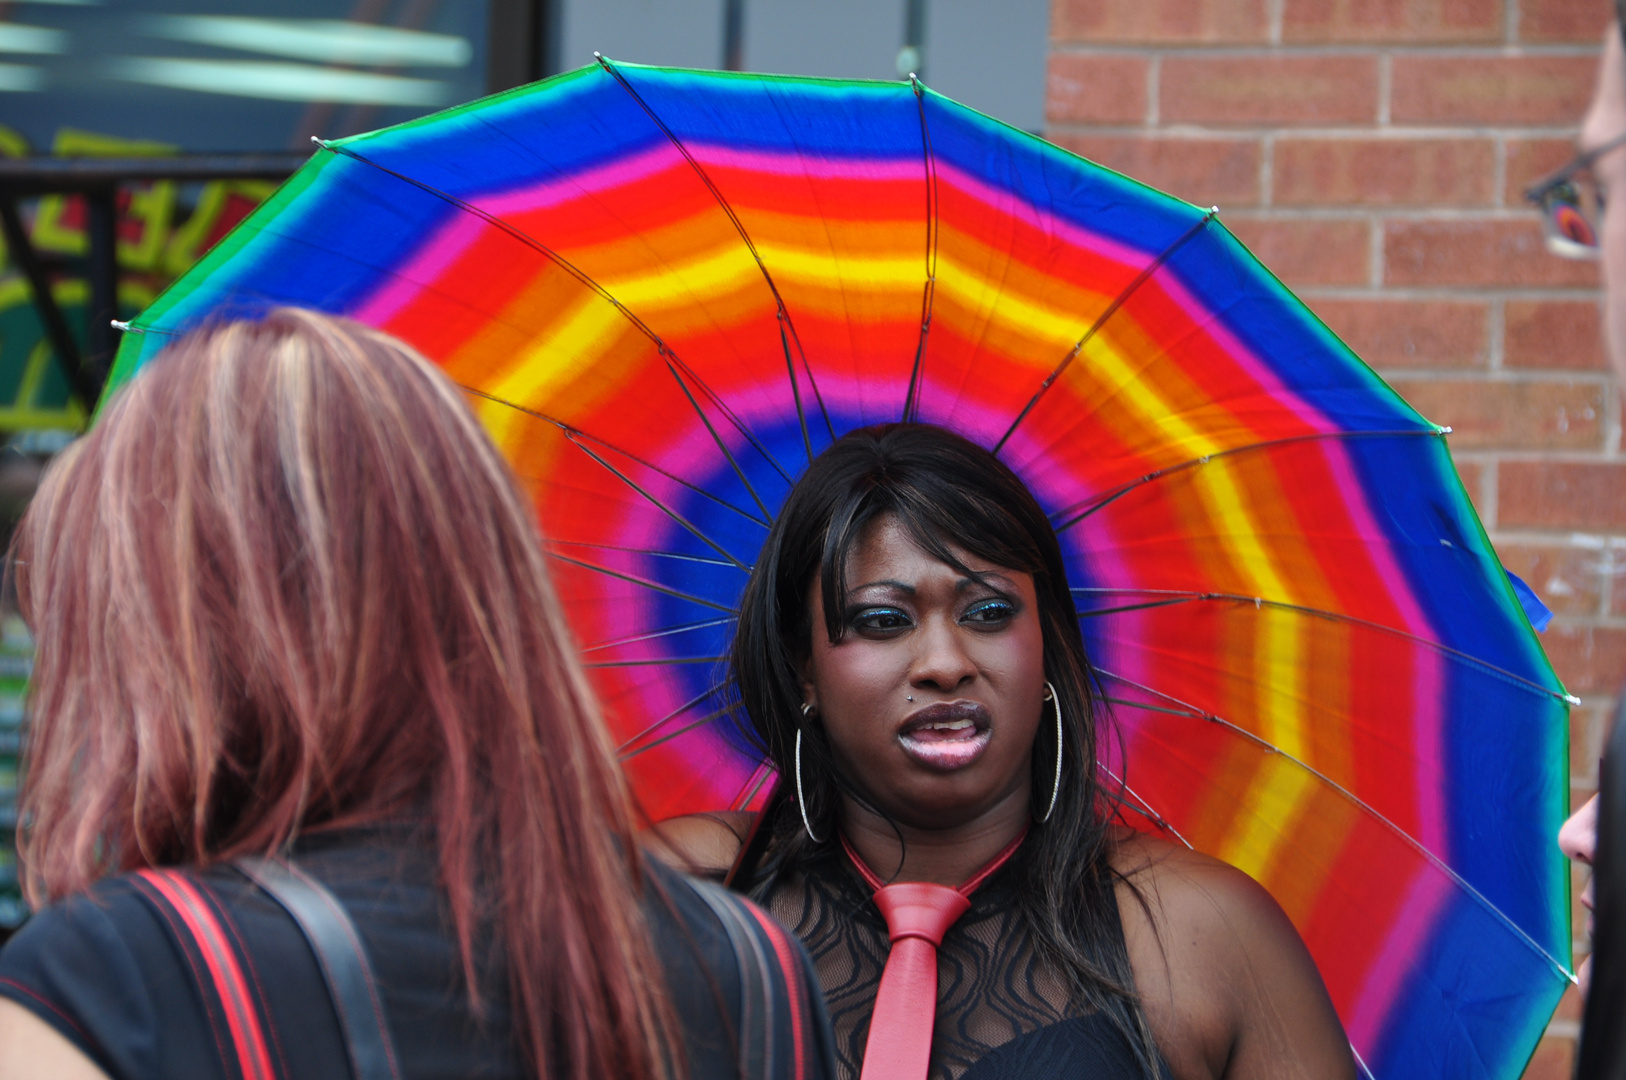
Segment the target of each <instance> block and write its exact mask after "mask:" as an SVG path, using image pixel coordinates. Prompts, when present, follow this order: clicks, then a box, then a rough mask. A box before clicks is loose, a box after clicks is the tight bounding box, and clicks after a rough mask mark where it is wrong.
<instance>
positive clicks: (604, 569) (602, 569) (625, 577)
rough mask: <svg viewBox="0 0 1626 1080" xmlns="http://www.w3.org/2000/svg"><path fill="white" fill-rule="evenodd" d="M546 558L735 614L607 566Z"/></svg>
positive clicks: (555, 554)
mask: <svg viewBox="0 0 1626 1080" xmlns="http://www.w3.org/2000/svg"><path fill="white" fill-rule="evenodd" d="M548 558H550V559H558V560H559V561H560V562H562V563H569V564H570V565H571V566H579V567H581V568H582V569H583V570H596V571H597V572H598V573H600V574H603V575H605V576H606V577H613V578H618V579H620V580H621V581H625V582H628V583H630V584H633V585H642V586H643V587H644V588H646V589H651V590H653V591H655V592H658V593H665V594H666V595H667V596H672V597H676V598H677V599H679V600H687V601H688V602H689V603H691V604H699V605H700V606H701V607H709V608H711V609H712V610H714V611H726V612H728V613H729V614H730V615H734V614H736V612H735V611H734V609H733V608H731V607H726V606H724V605H723V604H719V603H717V602H716V601H715V600H705V599H702V598H701V597H698V596H691V595H690V594H688V593H686V592H679V591H678V590H677V589H673V588H669V587H667V586H665V585H661V584H659V583H657V582H653V581H650V580H648V579H647V578H641V577H638V576H636V575H634V574H623V573H622V572H621V571H619V570H611V569H610V568H609V567H608V566H599V565H598V564H597V563H590V562H584V561H582V560H581V559H572V558H571V557H570V556H569V555H561V554H559V553H558V552H557V551H550V552H548Z"/></svg>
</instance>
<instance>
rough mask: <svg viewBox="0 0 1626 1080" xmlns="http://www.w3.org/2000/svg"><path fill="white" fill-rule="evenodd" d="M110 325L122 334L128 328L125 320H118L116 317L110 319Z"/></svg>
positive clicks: (128, 325)
mask: <svg viewBox="0 0 1626 1080" xmlns="http://www.w3.org/2000/svg"><path fill="white" fill-rule="evenodd" d="M112 327H113V329H115V330H117V331H118V332H119V333H121V334H122V333H124V332H126V331H127V330H129V329H130V324H129V323H127V322H120V321H119V320H118V319H114V320H112Z"/></svg>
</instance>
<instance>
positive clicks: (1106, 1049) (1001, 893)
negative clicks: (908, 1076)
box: [767, 849, 1168, 1080]
mask: <svg viewBox="0 0 1626 1080" xmlns="http://www.w3.org/2000/svg"><path fill="white" fill-rule="evenodd" d="M838 850H839V849H838ZM1012 877H1013V875H1012V874H1011V872H1010V867H1009V866H1006V867H1002V868H1001V869H1000V870H998V871H996V872H995V873H994V874H993V876H991V877H990V878H989V879H988V880H987V881H986V882H984V883H983V884H982V886H981V887H980V888H978V889H977V890H976V891H975V892H974V893H972V894H971V908H970V910H968V911H967V912H966V913H965V914H964V915H962V916H960V919H959V921H958V922H956V923H955V924H954V925H953V926H952V927H950V928H949V931H948V933H947V934H946V935H945V936H944V938H943V944H942V946H941V947H940V948H939V949H938V958H937V1023H936V1026H935V1028H934V1029H933V1033H932V1062H931V1070H930V1073H929V1076H930V1078H931V1080H1004V1078H1013V1080H1014V1078H1016V1077H1041V1076H1042V1077H1080V1078H1084V1077H1126V1078H1131V1077H1139V1076H1141V1075H1143V1070H1142V1068H1141V1066H1140V1065H1139V1063H1138V1062H1137V1061H1136V1058H1135V1054H1134V1051H1133V1050H1132V1048H1131V1046H1130V1043H1129V1041H1128V1040H1127V1039H1126V1038H1125V1037H1124V1036H1123V1035H1122V1034H1121V1033H1120V1032H1119V1031H1118V1029H1117V1028H1116V1027H1114V1026H1113V1024H1112V1023H1111V1021H1110V1020H1108V1018H1107V1017H1105V1016H1103V1015H1100V1014H1098V1013H1087V1012H1084V1011H1082V1010H1080V1009H1078V1008H1076V1007H1074V1006H1073V1005H1072V1004H1071V1002H1070V1000H1069V995H1068V993H1067V990H1066V986H1065V983H1064V981H1063V979H1062V978H1061V977H1060V976H1059V975H1058V974H1057V973H1056V972H1055V971H1053V970H1052V969H1051V968H1050V966H1049V965H1048V964H1047V963H1046V962H1045V961H1044V960H1043V959H1042V958H1041V957H1040V955H1039V954H1038V952H1037V950H1036V949H1035V947H1034V942H1033V939H1032V936H1031V935H1030V934H1029V933H1028V931H1027V929H1026V927H1025V925H1024V924H1023V922H1022V919H1021V917H1020V915H1019V913H1018V910H1017V907H1016V903H1015V897H1014V894H1013V890H1012V884H1013V882H1012ZM767 907H768V909H769V911H771V912H772V913H773V915H774V916H775V917H777V918H778V919H779V921H780V922H782V923H784V924H785V925H786V926H787V927H789V928H791V929H792V930H794V931H795V932H796V934H797V935H798V936H799V937H800V938H801V939H802V943H803V944H804V945H806V946H807V951H808V953H809V954H810V955H811V956H812V958H813V967H814V972H815V974H816V976H817V978H818V980H819V983H820V984H821V985H822V986H823V988H824V996H825V1002H826V1004H827V1005H828V1006H829V1010H830V1022H831V1026H832V1027H833V1028H834V1029H835V1040H836V1053H837V1057H838V1058H839V1062H840V1071H841V1075H842V1080H857V1078H858V1075H859V1068H860V1066H861V1064H862V1063H863V1059H864V1044H865V1042H866V1041H867V1040H868V1038H869V1020H870V1013H871V1012H873V1011H874V1008H875V993H876V990H877V988H878V987H879V985H880V981H881V971H882V969H883V968H884V967H885V966H886V957H887V953H888V952H889V951H890V949H891V945H890V943H889V941H888V940H887V932H886V920H885V919H883V918H882V917H881V913H880V911H879V909H877V908H876V906H875V904H874V902H873V901H872V900H871V899H870V889H869V887H868V886H867V885H866V884H865V883H864V881H863V879H862V878H861V877H860V876H859V874H858V871H857V870H855V869H854V868H853V866H852V864H851V863H850V862H848V860H847V859H846V857H845V856H844V855H840V854H833V855H832V856H830V857H828V858H824V859H821V860H819V861H818V862H817V863H816V864H814V865H812V866H809V867H806V868H804V869H802V870H799V871H797V872H794V873H787V874H784V875H782V876H781V878H780V880H779V881H778V882H777V883H776V884H775V885H774V886H773V887H772V889H771V891H770V892H769V893H768V895H767ZM1113 915H1114V917H1115V918H1116V915H1117V911H1116V908H1114V911H1113ZM1161 1071H1162V1073H1163V1075H1164V1076H1167V1075H1168V1072H1167V1069H1166V1067H1164V1068H1163V1069H1162V1070H1161Z"/></svg>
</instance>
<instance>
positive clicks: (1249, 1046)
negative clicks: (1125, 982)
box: [1112, 830, 1355, 1080]
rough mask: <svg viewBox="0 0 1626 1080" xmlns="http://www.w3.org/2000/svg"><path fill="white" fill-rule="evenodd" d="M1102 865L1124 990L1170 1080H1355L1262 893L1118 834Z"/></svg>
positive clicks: (1229, 870) (1219, 865)
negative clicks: (1114, 899) (1108, 869)
mask: <svg viewBox="0 0 1626 1080" xmlns="http://www.w3.org/2000/svg"><path fill="white" fill-rule="evenodd" d="M1112 865H1113V869H1114V870H1116V871H1117V872H1118V874H1119V876H1120V878H1121V880H1120V882H1119V885H1118V908H1119V911H1120V913H1121V915H1122V918H1123V925H1124V943H1125V945H1126V946H1127V948H1128V951H1129V961H1130V966H1131V968H1132V969H1133V971H1134V974H1135V985H1136V990H1137V991H1138V992H1139V993H1140V996H1141V1001H1142V1005H1143V1007H1144V1008H1145V1011H1146V1019H1147V1022H1148V1023H1149V1024H1150V1025H1151V1028H1152V1032H1153V1034H1154V1035H1155V1036H1156V1038H1157V1042H1158V1047H1159V1049H1161V1050H1162V1051H1163V1055H1164V1057H1165V1058H1166V1059H1167V1060H1168V1063H1169V1067H1170V1068H1171V1069H1172V1070H1173V1072H1174V1075H1175V1076H1176V1077H1177V1078H1179V1080H1195V1078H1210V1077H1212V1078H1218V1077H1231V1078H1238V1080H1241V1078H1248V1077H1255V1076H1258V1077H1263V1076H1271V1077H1353V1076H1354V1075H1355V1066H1354V1059H1353V1057H1352V1056H1351V1054H1350V1050H1349V1042H1348V1040H1347V1038H1346V1037H1345V1035H1344V1031H1343V1027H1342V1025H1341V1024H1340V1023H1339V1020H1338V1015H1337V1013H1336V1011H1335V1010H1334V1009H1333V1006H1332V1001H1331V999H1330V997H1329V996H1328V995H1327V990H1326V986H1325V985H1324V984H1323V982H1322V980H1321V975H1320V973H1319V972H1318V971H1317V970H1316V966H1315V962H1314V961H1313V960H1312V959H1311V957H1310V953H1309V950H1308V949H1306V948H1305V946H1304V942H1303V940H1302V939H1301V938H1300V937H1299V935H1298V931H1297V930H1295V929H1294V927H1293V923H1292V921H1291V920H1290V919H1289V918H1288V917H1287V914H1286V913H1285V912H1283V911H1282V908H1281V906H1280V905H1279V904H1277V903H1276V901H1275V899H1274V898H1273V897H1272V896H1271V895H1270V893H1269V892H1267V891H1266V890H1265V889H1264V887H1263V886H1261V885H1260V884H1259V883H1258V882H1256V881H1254V880H1253V878H1251V877H1249V876H1248V875H1247V874H1245V873H1243V872H1242V871H1241V870H1238V869H1237V868H1236V867H1234V866H1231V865H1230V864H1228V863H1225V862H1222V861H1220V860H1219V859H1215V858H1212V857H1210V856H1207V855H1204V854H1202V853H1200V852H1196V851H1192V850H1190V849H1188V848H1185V847H1181V846H1178V845H1175V844H1171V843H1168V842H1166V841H1163V840H1159V839H1156V838H1154V837H1149V836H1144V835H1141V834H1135V833H1130V832H1129V831H1128V830H1125V831H1124V832H1122V833H1119V834H1115V835H1114V843H1113V854H1112Z"/></svg>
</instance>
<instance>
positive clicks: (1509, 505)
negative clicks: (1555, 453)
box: [1497, 461, 1626, 633]
mask: <svg viewBox="0 0 1626 1080" xmlns="http://www.w3.org/2000/svg"><path fill="white" fill-rule="evenodd" d="M1497 471H1498V474H1499V477H1498V478H1499V481H1500V483H1499V484H1498V486H1497V524H1498V525H1499V526H1501V527H1502V528H1506V529H1511V528H1518V527H1520V526H1527V527H1530V528H1536V529H1581V530H1585V531H1589V532H1612V531H1614V532H1626V465H1616V464H1605V463H1602V462H1561V461H1504V462H1502V464H1501V466H1500V467H1499V469H1498V470H1497ZM1622 632H1623V633H1626V631H1622Z"/></svg>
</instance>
